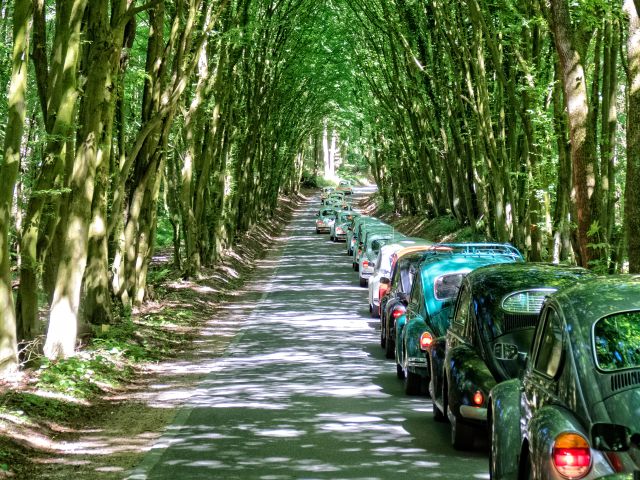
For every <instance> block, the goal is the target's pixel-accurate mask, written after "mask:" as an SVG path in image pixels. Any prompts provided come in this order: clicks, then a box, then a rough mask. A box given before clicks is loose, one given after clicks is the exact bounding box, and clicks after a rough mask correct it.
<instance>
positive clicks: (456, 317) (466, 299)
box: [432, 281, 472, 395]
mask: <svg viewBox="0 0 640 480" xmlns="http://www.w3.org/2000/svg"><path fill="white" fill-rule="evenodd" d="M471 310H472V295H471V288H470V286H469V284H468V282H466V281H465V282H464V283H463V284H462V287H461V288H460V292H459V294H458V298H457V301H456V305H455V309H454V313H453V316H452V318H451V324H450V325H449V328H447V332H446V342H445V351H444V352H440V353H438V352H437V351H434V352H433V354H432V362H433V366H434V370H435V375H434V385H433V387H434V391H436V392H439V391H441V389H442V386H441V385H440V383H441V382H442V379H443V378H446V379H447V385H449V387H451V386H453V385H456V384H457V383H458V378H457V376H458V373H459V367H460V364H461V362H464V360H465V357H466V353H464V352H466V351H467V350H469V335H468V331H469V329H468V324H469V323H470V317H471V313H472V312H471ZM442 356H444V358H440V357H442ZM439 365H441V366H440V367H439ZM439 368H440V369H442V373H441V374H440V375H439V374H438V369H439ZM436 395H438V394H437V393H436Z"/></svg>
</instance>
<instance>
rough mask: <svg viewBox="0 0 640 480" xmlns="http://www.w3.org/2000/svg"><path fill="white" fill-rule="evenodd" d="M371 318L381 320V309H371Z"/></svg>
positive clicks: (377, 307)
mask: <svg viewBox="0 0 640 480" xmlns="http://www.w3.org/2000/svg"><path fill="white" fill-rule="evenodd" d="M371 316H372V317H373V318H380V307H379V306H378V305H374V306H373V307H371Z"/></svg>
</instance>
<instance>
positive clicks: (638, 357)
mask: <svg viewBox="0 0 640 480" xmlns="http://www.w3.org/2000/svg"><path fill="white" fill-rule="evenodd" d="M593 337H594V353H595V358H596V362H597V365H598V367H599V368H600V369H602V370H605V371H613V370H622V369H624V368H639V367H640V311H635V312H624V313H617V314H615V315H609V316H608V317H604V318H601V319H600V320H598V321H597V322H596V324H595V325H594V327H593Z"/></svg>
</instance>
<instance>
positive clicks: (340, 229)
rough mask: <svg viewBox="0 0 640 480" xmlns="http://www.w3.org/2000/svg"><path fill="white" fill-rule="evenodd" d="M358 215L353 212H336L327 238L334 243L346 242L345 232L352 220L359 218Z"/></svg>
mask: <svg viewBox="0 0 640 480" xmlns="http://www.w3.org/2000/svg"><path fill="white" fill-rule="evenodd" d="M359 216H360V213H359V212H356V211H354V210H340V211H338V212H336V221H335V222H334V223H333V225H332V226H331V231H330V232H329V238H330V239H331V240H332V241H334V242H340V241H346V239H347V232H348V231H349V227H350V226H351V225H352V223H353V220H354V219H355V218H356V217H359Z"/></svg>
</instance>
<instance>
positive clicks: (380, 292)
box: [378, 283, 389, 300]
mask: <svg viewBox="0 0 640 480" xmlns="http://www.w3.org/2000/svg"><path fill="white" fill-rule="evenodd" d="M388 291H389V285H388V284H386V283H381V284H380V286H379V287H378V298H379V299H380V300H382V297H384V296H385V295H386V294H387V292H388Z"/></svg>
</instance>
